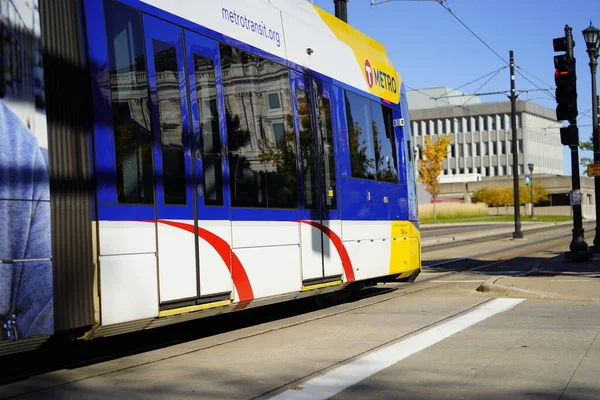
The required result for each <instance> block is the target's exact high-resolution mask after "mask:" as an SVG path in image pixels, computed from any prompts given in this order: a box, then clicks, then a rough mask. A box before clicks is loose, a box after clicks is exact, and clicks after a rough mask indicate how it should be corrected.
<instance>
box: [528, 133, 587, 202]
mask: <svg viewBox="0 0 600 400" xmlns="http://www.w3.org/2000/svg"><path fill="white" fill-rule="evenodd" d="M592 140H593V137H592V136H590V139H589V140H588V141H587V142H581V143H579V148H580V149H581V150H587V151H594V142H593V141H592ZM593 163H594V160H593V159H591V158H589V157H582V158H581V160H580V161H579V165H581V166H582V167H583V171H582V174H583V175H587V166H588V164H593ZM534 197H535V196H534Z"/></svg>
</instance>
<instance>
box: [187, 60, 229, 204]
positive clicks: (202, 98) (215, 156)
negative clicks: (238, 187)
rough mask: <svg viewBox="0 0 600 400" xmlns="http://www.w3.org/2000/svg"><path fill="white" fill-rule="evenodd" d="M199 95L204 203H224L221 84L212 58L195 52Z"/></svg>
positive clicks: (197, 95) (195, 69) (197, 96)
mask: <svg viewBox="0 0 600 400" xmlns="http://www.w3.org/2000/svg"><path fill="white" fill-rule="evenodd" d="M194 72H195V75H196V98H197V99H198V116H199V120H200V134H201V135H202V168H203V170H204V174H203V175H204V204H206V205H210V206H222V205H223V169H222V168H221V136H220V131H219V115H218V113H217V83H216V80H215V69H214V64H213V61H212V60H211V59H210V58H206V57H202V56H199V55H198V54H194Z"/></svg>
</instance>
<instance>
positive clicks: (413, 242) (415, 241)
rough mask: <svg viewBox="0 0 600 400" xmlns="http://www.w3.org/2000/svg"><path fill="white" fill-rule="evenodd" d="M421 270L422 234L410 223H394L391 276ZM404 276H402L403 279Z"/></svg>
mask: <svg viewBox="0 0 600 400" xmlns="http://www.w3.org/2000/svg"><path fill="white" fill-rule="evenodd" d="M420 268H421V233H420V232H419V230H418V229H417V227H416V226H415V225H414V224H412V223H411V222H409V221H392V249H391V256H390V275H392V274H398V273H407V274H409V272H412V271H415V270H417V269H420ZM402 277H403V275H401V276H400V278H402Z"/></svg>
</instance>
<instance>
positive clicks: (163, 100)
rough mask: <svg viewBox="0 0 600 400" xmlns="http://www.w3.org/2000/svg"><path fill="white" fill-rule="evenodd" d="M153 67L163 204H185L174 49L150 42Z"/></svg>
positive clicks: (177, 74)
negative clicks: (152, 52) (158, 125)
mask: <svg viewBox="0 0 600 400" xmlns="http://www.w3.org/2000/svg"><path fill="white" fill-rule="evenodd" d="M152 46H153V51H154V65H155V66H156V91H157V98H158V115H159V124H160V143H161V149H162V169H163V171H162V174H163V188H164V202H165V204H185V203H186V191H185V187H186V185H185V161H184V153H183V127H182V120H181V99H180V93H179V83H180V82H179V80H180V79H181V77H180V76H179V72H178V70H177V51H176V49H175V47H174V46H172V45H170V44H166V43H163V42H160V41H158V40H152Z"/></svg>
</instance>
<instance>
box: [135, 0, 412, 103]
mask: <svg viewBox="0 0 600 400" xmlns="http://www.w3.org/2000/svg"><path fill="white" fill-rule="evenodd" d="M141 1H142V2H144V3H147V4H149V5H152V6H154V7H157V8H159V9H162V10H165V11H167V12H169V13H172V14H174V15H177V16H179V17H181V18H184V19H186V20H189V21H191V22H194V23H197V24H199V25H202V26H204V27H206V28H209V29H211V30H213V31H215V32H216V33H217V34H222V35H225V36H227V37H230V38H233V39H236V40H239V41H241V42H244V43H246V44H248V45H250V46H253V47H255V48H258V49H260V50H263V51H265V52H268V53H271V54H273V55H275V56H278V57H280V58H283V59H285V60H288V61H289V62H292V63H294V64H297V65H299V66H301V67H304V68H308V69H310V70H313V71H316V72H318V73H320V74H323V75H325V76H328V77H330V78H333V79H335V80H337V81H340V82H342V83H345V84H347V85H349V86H352V87H355V88H357V89H359V90H362V91H365V92H368V93H371V94H373V95H375V96H378V97H381V98H383V99H384V100H387V101H389V102H392V103H396V104H397V103H399V101H400V88H401V83H402V81H401V77H400V75H399V74H398V73H397V71H396V70H395V69H394V67H393V65H392V62H391V61H390V59H389V57H388V56H387V53H386V50H385V47H384V46H383V45H382V44H381V43H379V42H377V41H376V40H373V39H372V38H370V37H369V36H367V35H365V34H363V33H362V32H360V31H359V30H357V29H355V28H354V27H352V26H350V25H348V24H346V23H345V22H343V21H341V20H339V19H338V18H336V17H335V16H333V15H331V14H330V13H328V12H326V11H324V10H323V9H321V8H319V7H317V6H315V5H314V4H312V3H310V2H309V1H307V0H219V1H215V0H210V1H197V0H178V1H173V0H141Z"/></svg>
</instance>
